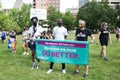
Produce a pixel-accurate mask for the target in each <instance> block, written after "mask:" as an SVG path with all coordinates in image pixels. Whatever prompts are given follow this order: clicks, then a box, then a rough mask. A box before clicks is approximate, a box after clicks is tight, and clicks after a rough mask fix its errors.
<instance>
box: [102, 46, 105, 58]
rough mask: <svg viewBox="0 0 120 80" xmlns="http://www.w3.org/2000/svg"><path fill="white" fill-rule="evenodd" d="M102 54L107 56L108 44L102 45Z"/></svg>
mask: <svg viewBox="0 0 120 80" xmlns="http://www.w3.org/2000/svg"><path fill="white" fill-rule="evenodd" d="M102 54H103V56H104V57H106V46H105V45H103V46H102Z"/></svg>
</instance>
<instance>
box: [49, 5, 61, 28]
mask: <svg viewBox="0 0 120 80" xmlns="http://www.w3.org/2000/svg"><path fill="white" fill-rule="evenodd" d="M47 14H48V15H47V18H48V25H49V27H50V28H53V27H55V26H56V24H57V19H58V18H62V14H61V13H60V12H59V11H57V10H56V9H55V8H54V7H52V6H51V7H49V8H48V12H47Z"/></svg>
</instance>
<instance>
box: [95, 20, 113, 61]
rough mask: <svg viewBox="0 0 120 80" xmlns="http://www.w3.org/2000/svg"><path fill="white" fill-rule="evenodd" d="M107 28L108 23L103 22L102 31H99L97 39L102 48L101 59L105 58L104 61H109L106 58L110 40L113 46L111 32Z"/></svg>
mask: <svg viewBox="0 0 120 80" xmlns="http://www.w3.org/2000/svg"><path fill="white" fill-rule="evenodd" d="M107 28H108V25H107V23H106V22H103V23H102V24H101V29H99V31H98V37H97V44H98V41H100V44H101V47H102V49H101V53H100V57H104V61H108V58H107V56H106V46H107V45H108V40H109V41H110V44H112V42H111V35H110V31H109V30H108V29H107Z"/></svg>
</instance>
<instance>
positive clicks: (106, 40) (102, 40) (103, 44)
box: [100, 39, 108, 46]
mask: <svg viewBox="0 0 120 80" xmlns="http://www.w3.org/2000/svg"><path fill="white" fill-rule="evenodd" d="M100 44H101V46H108V39H100Z"/></svg>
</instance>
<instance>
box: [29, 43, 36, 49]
mask: <svg viewBox="0 0 120 80" xmlns="http://www.w3.org/2000/svg"><path fill="white" fill-rule="evenodd" d="M29 48H30V50H32V51H33V50H36V45H35V41H30V42H29Z"/></svg>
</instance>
